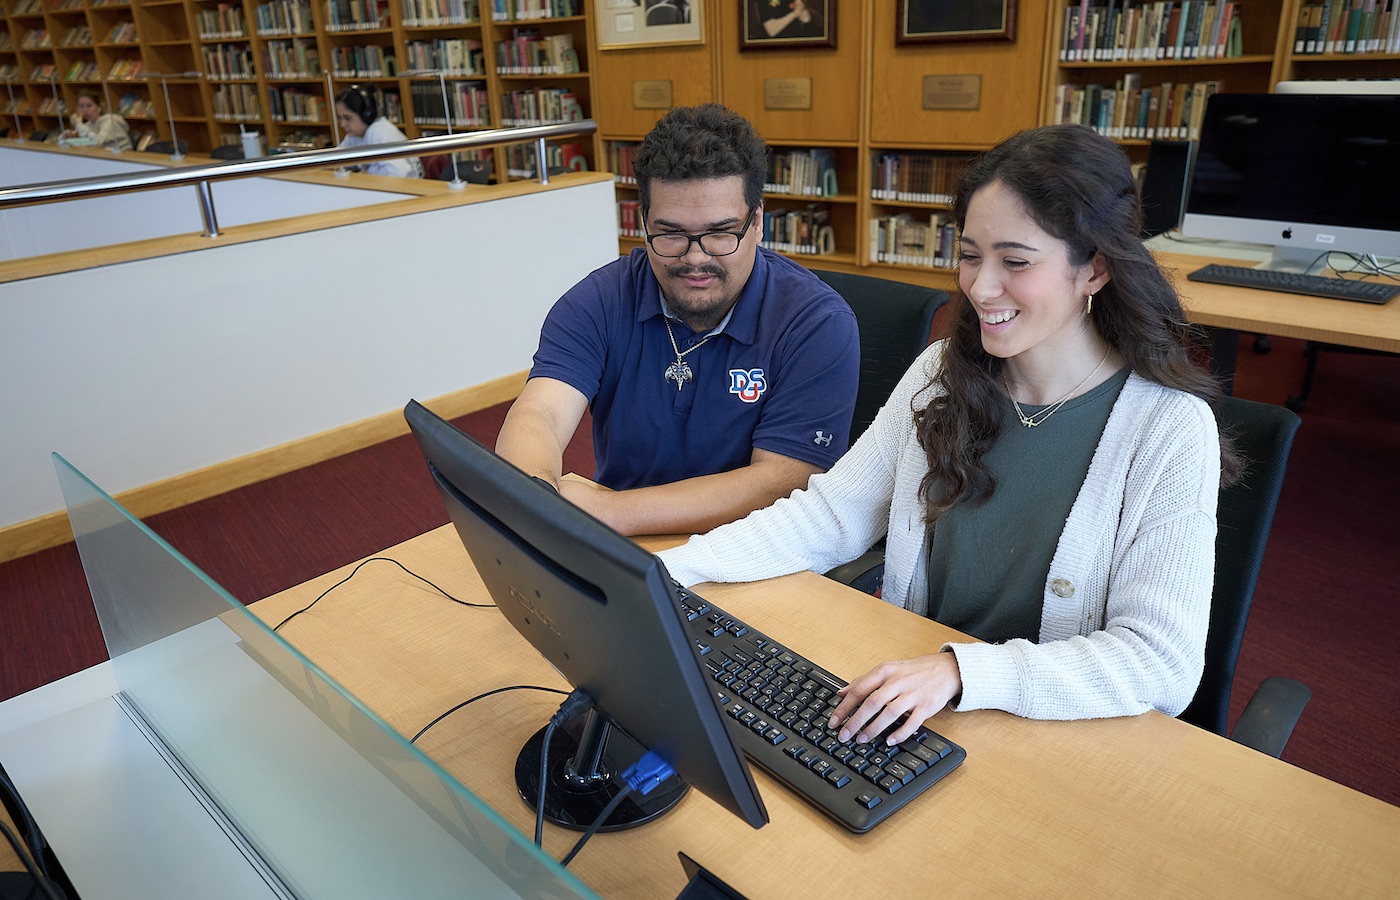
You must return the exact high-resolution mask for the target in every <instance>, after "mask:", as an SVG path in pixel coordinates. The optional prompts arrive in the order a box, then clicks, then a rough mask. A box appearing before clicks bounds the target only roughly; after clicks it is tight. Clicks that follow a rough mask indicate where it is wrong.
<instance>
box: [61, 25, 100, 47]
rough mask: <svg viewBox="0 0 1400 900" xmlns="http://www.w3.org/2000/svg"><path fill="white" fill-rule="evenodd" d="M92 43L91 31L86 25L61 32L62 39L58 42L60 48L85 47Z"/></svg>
mask: <svg viewBox="0 0 1400 900" xmlns="http://www.w3.org/2000/svg"><path fill="white" fill-rule="evenodd" d="M91 43H92V29H91V28H89V27H87V26H86V25H75V26H73V27H72V28H70V29H68V30H67V31H65V32H63V39H62V40H61V41H59V42H58V46H60V47H86V46H87V45H88V44H91Z"/></svg>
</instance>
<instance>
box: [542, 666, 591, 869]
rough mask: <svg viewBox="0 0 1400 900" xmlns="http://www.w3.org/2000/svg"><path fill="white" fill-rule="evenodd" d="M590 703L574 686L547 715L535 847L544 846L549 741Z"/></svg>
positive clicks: (585, 695) (584, 693)
mask: <svg viewBox="0 0 1400 900" xmlns="http://www.w3.org/2000/svg"><path fill="white" fill-rule="evenodd" d="M592 705H593V698H592V697H590V696H588V694H587V692H585V691H583V690H581V689H580V688H574V692H573V693H572V694H570V695H569V696H568V697H566V698H565V699H564V702H563V703H561V704H559V709H558V711H556V712H555V713H554V715H552V716H550V717H549V724H548V725H546V726H545V729H544V740H542V741H541V742H540V795H539V796H538V797H537V798H535V846H536V847H543V846H544V794H545V787H546V786H547V785H548V784H549V742H550V740H551V739H552V738H553V737H554V732H555V731H557V730H558V728H559V726H560V725H563V724H564V723H565V722H567V721H568V720H569V719H571V718H573V717H574V716H576V715H578V714H579V713H581V712H583V711H584V710H586V709H588V707H590V706H592Z"/></svg>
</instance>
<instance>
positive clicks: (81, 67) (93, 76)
mask: <svg viewBox="0 0 1400 900" xmlns="http://www.w3.org/2000/svg"><path fill="white" fill-rule="evenodd" d="M101 78H102V72H101V70H100V69H98V68H97V63H95V62H93V61H91V60H81V59H80V60H78V61H77V62H75V63H73V65H71V66H69V67H68V71H67V72H66V73H64V75H63V80H64V81H98V80H100V79H101Z"/></svg>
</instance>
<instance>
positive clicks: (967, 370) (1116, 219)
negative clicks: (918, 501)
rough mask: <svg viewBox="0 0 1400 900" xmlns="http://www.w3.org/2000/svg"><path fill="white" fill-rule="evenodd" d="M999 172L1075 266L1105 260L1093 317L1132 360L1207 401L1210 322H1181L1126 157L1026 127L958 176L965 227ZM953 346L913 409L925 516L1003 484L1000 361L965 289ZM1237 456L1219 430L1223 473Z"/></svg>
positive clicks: (1083, 134) (1074, 128)
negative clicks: (997, 449)
mask: <svg viewBox="0 0 1400 900" xmlns="http://www.w3.org/2000/svg"><path fill="white" fill-rule="evenodd" d="M993 182H998V183H1000V184H1001V185H1003V186H1004V187H1006V188H1007V189H1009V190H1010V191H1011V192H1012V193H1014V194H1015V195H1016V196H1017V197H1018V198H1019V199H1020V201H1021V203H1022V204H1023V206H1024V207H1025V209H1026V211H1027V212H1028V214H1029V215H1030V216H1031V218H1032V219H1034V220H1035V223H1036V224H1037V225H1038V226H1039V227H1040V228H1041V229H1042V230H1043V231H1045V232H1046V233H1047V234H1049V235H1051V236H1052V237H1055V238H1057V239H1058V240H1060V241H1061V242H1063V243H1064V245H1065V248H1066V250H1067V252H1068V256H1069V261H1070V264H1071V265H1074V266H1083V265H1088V264H1089V263H1090V262H1091V261H1092V260H1093V259H1094V256H1095V254H1098V255H1100V256H1101V257H1102V258H1103V261H1104V265H1105V266H1106V268H1107V270H1108V273H1109V276H1110V278H1109V281H1108V283H1107V284H1105V285H1104V286H1103V288H1102V289H1100V291H1099V293H1098V294H1097V295H1095V299H1094V303H1093V311H1092V312H1091V314H1090V315H1091V316H1092V317H1093V322H1094V325H1095V326H1096V327H1097V328H1098V331H1099V334H1101V335H1102V336H1103V338H1104V339H1105V340H1106V341H1108V342H1109V344H1111V345H1112V346H1113V349H1115V350H1116V351H1118V353H1119V354H1120V355H1121V356H1122V358H1123V359H1124V360H1125V361H1126V362H1127V364H1128V366H1129V367H1130V369H1131V370H1132V371H1134V372H1136V373H1137V374H1139V375H1141V376H1142V377H1143V378H1146V379H1148V380H1149V381H1154V382H1156V383H1158V384H1161V385H1164V386H1166V387H1170V388H1177V389H1179V390H1183V391H1187V392H1189V393H1191V394H1194V395H1196V396H1197V397H1200V398H1202V399H1203V400H1205V401H1206V402H1207V403H1209V404H1210V405H1211V407H1212V408H1215V406H1216V405H1217V404H1218V403H1219V401H1220V398H1221V396H1222V391H1221V388H1220V384H1219V383H1218V382H1217V381H1216V379H1215V378H1213V377H1212V376H1211V375H1210V374H1208V373H1207V372H1206V371H1205V370H1204V369H1203V368H1202V367H1201V365H1200V363H1199V362H1198V360H1199V359H1200V358H1201V352H1202V350H1203V345H1204V340H1205V338H1204V334H1203V332H1202V331H1201V330H1200V329H1198V328H1196V327H1194V326H1191V325H1188V324H1187V322H1186V314H1185V313H1184V312H1183V311H1182V308H1181V300H1180V298H1179V297H1178V296H1177V293H1176V289H1175V288H1174V287H1173V286H1172V285H1171V283H1170V282H1169V281H1168V280H1167V277H1166V275H1165V274H1163V272H1162V270H1161V268H1160V267H1159V266H1158V265H1157V261H1156V260H1155V259H1153V257H1152V254H1151V253H1150V252H1149V251H1148V250H1147V248H1146V247H1144V246H1143V243H1142V240H1141V239H1140V238H1139V235H1140V233H1141V231H1142V203H1141V200H1140V199H1139V197H1138V193H1137V188H1136V185H1135V183H1134V180H1133V175H1132V170H1131V168H1130V166H1129V163H1128V157H1127V156H1126V155H1125V154H1124V153H1123V151H1122V150H1121V149H1120V148H1119V147H1118V146H1117V145H1116V144H1114V143H1113V142H1112V141H1110V140H1109V139H1108V138H1105V137H1103V136H1102V135H1100V134H1099V133H1098V132H1096V131H1094V130H1093V129H1091V128H1088V127H1086V126H1083V125H1047V126H1044V127H1042V128H1033V129H1030V130H1027V131H1022V132H1020V133H1018V134H1016V135H1013V136H1012V137H1010V138H1008V139H1007V140H1005V141H1003V142H1002V143H1000V144H998V145H997V146H996V147H994V148H993V149H991V150H989V151H988V152H987V153H986V154H984V155H983V156H982V157H980V158H979V159H978V160H977V161H976V162H974V163H973V165H972V166H971V167H970V168H969V169H968V170H967V172H966V173H965V174H964V175H963V178H962V181H961V183H960V184H959V186H958V192H957V195H956V196H955V198H954V202H953V215H954V218H955V220H956V222H957V226H958V228H959V230H961V229H962V227H963V226H964V225H965V224H966V222H967V208H968V203H969V202H970V200H971V198H972V196H973V195H974V194H975V193H977V191H978V190H980V189H981V188H983V187H985V186H987V185H989V184H991V183H993ZM950 313H951V322H950V324H949V326H948V328H949V330H948V346H947V348H946V350H945V352H944V354H943V363H942V369H941V371H939V372H938V373H937V374H936V375H935V376H934V377H935V380H937V381H938V382H940V384H941V386H942V388H943V390H942V391H941V392H939V393H938V394H937V395H935V396H934V397H933V399H932V400H931V401H930V402H929V404H928V406H927V407H925V408H923V409H915V410H914V422H915V427H916V428H917V432H918V437H919V443H920V445H921V446H922V447H923V448H924V452H925V453H926V454H927V456H928V466H929V470H928V473H927V474H926V475H925V476H924V479H923V482H922V484H921V486H920V487H921V491H922V493H923V494H924V496H925V498H926V500H927V512H926V516H927V519H928V521H929V522H930V523H932V522H934V521H935V520H937V519H938V518H939V517H941V516H942V515H944V514H945V513H947V512H948V511H949V510H951V509H952V508H953V507H955V506H957V505H958V504H959V503H964V502H971V503H980V502H983V501H985V500H986V499H987V498H988V497H990V496H991V494H992V492H993V491H994V490H995V489H996V482H995V479H994V477H993V476H992V473H991V470H990V469H988V468H987V465H986V463H985V462H984V461H983V456H984V455H985V454H986V452H987V450H988V449H989V448H990V447H991V446H992V444H993V443H994V442H995V441H996V439H997V435H998V434H999V433H1000V430H1001V426H1000V423H1001V416H1002V413H1003V409H1002V407H1003V406H1004V404H1005V403H1006V395H1005V392H1004V390H1003V388H1002V383H1001V371H1002V366H1003V361H1002V360H1001V359H998V358H997V357H994V356H992V355H990V354H989V353H987V352H986V350H984V349H983V348H982V339H981V328H980V325H979V322H978V318H977V312H976V310H975V309H973V307H972V304H971V303H970V302H969V301H968V300H967V298H966V297H964V296H961V295H959V296H958V297H956V298H955V300H954V302H953V305H952V308H951V309H950ZM1238 473H1239V462H1238V459H1237V458H1236V456H1235V453H1234V451H1233V449H1232V447H1231V445H1230V442H1229V439H1228V436H1226V435H1223V434H1222V435H1221V477H1222V482H1223V483H1227V484H1228V483H1230V482H1232V481H1233V480H1234V479H1235V478H1237V477H1238Z"/></svg>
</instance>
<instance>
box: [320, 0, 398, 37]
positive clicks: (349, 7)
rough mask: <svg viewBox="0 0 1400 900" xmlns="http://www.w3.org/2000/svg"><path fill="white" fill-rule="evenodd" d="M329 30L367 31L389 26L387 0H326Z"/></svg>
mask: <svg viewBox="0 0 1400 900" xmlns="http://www.w3.org/2000/svg"><path fill="white" fill-rule="evenodd" d="M325 12H326V18H325V21H326V30H327V31H367V30H369V29H378V28H388V27H389V4H388V2H387V0H326V9H325Z"/></svg>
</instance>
